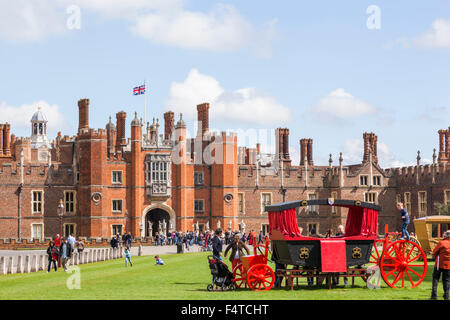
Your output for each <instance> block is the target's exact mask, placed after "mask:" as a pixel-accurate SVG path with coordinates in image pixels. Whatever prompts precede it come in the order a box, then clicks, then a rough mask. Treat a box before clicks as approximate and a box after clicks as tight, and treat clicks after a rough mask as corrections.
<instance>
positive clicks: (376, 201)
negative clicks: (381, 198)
mask: <svg viewBox="0 0 450 320" xmlns="http://www.w3.org/2000/svg"><path fill="white" fill-rule="evenodd" d="M368 194H374V195H375V200H374V201H369V200H368V199H367V195H368ZM364 201H365V202H369V203H375V204H376V203H378V192H376V191H366V192H364Z"/></svg>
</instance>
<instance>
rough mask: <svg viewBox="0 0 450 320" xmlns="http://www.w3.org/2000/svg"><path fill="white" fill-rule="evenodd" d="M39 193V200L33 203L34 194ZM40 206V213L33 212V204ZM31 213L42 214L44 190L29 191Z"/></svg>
mask: <svg viewBox="0 0 450 320" xmlns="http://www.w3.org/2000/svg"><path fill="white" fill-rule="evenodd" d="M35 192H39V193H40V194H41V200H40V201H38V200H37V201H35V200H34V193H35ZM39 202H40V204H41V211H35V210H34V204H35V203H39ZM31 213H32V214H44V190H42V189H41V190H31Z"/></svg>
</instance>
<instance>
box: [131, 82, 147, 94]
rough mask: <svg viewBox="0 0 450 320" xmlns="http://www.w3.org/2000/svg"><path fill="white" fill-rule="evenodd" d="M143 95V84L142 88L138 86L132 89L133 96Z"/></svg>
mask: <svg viewBox="0 0 450 320" xmlns="http://www.w3.org/2000/svg"><path fill="white" fill-rule="evenodd" d="M144 93H145V84H144V85H142V86H139V87H135V88H134V89H133V94H134V95H135V96H138V95H140V94H144Z"/></svg>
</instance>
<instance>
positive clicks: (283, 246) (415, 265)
mask: <svg viewBox="0 0 450 320" xmlns="http://www.w3.org/2000/svg"><path fill="white" fill-rule="evenodd" d="M312 205H314V206H316V205H328V206H339V207H343V208H347V209H348V213H347V222H346V226H345V235H344V236H337V237H328V238H319V237H312V236H303V235H302V234H301V233H300V230H299V228H298V224H297V208H300V207H306V206H312ZM380 210H381V207H380V206H378V205H375V204H373V203H368V202H361V201H359V200H356V201H354V200H340V199H336V200H335V199H319V200H302V201H291V202H284V203H279V204H274V205H269V206H266V211H267V212H268V218H269V234H270V240H271V247H272V261H274V262H275V264H276V272H274V271H273V270H272V268H270V267H269V266H268V265H267V260H268V247H269V243H268V242H266V244H265V246H262V247H264V252H261V253H260V254H257V252H256V251H257V250H256V248H255V254H254V255H253V256H245V257H242V258H241V261H242V263H241V264H238V265H237V266H236V267H235V268H234V270H233V274H234V277H235V280H234V281H235V284H236V287H241V286H243V285H248V286H249V287H250V288H251V289H253V290H270V289H271V288H272V286H273V284H274V280H275V275H276V276H278V277H280V278H281V279H283V278H284V279H286V282H287V284H288V285H289V286H290V287H291V289H292V288H293V280H294V279H295V278H303V277H307V278H309V279H313V278H316V279H324V278H327V279H328V283H329V287H330V288H331V280H332V278H336V277H351V278H352V279H354V278H355V277H361V278H362V279H363V280H365V281H367V279H368V276H369V275H368V272H367V270H368V267H370V266H371V265H372V266H374V265H376V266H378V268H375V269H377V270H379V272H380V274H381V277H382V278H383V280H384V281H385V282H386V284H388V285H389V286H391V287H394V288H395V287H405V285H406V284H407V283H410V286H411V287H416V286H418V285H419V284H420V283H421V282H422V280H423V279H424V278H425V275H426V271H427V260H426V255H425V253H424V252H423V250H422V249H421V248H420V246H418V245H417V244H416V243H414V242H412V241H407V240H395V241H391V240H389V239H390V238H391V237H390V236H391V235H392V233H389V232H388V230H387V227H386V234H385V238H384V239H383V240H380V239H378V240H377V226H378V212H379V211H380ZM374 243H376V245H375V246H374ZM259 249H261V248H259ZM372 269H374V268H372ZM280 283H281V281H280Z"/></svg>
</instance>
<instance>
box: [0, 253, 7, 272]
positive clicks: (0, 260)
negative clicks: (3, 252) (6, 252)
mask: <svg viewBox="0 0 450 320" xmlns="http://www.w3.org/2000/svg"><path fill="white" fill-rule="evenodd" d="M5 260H6V259H5V257H3V256H2V257H0V274H6V261H5Z"/></svg>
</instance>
